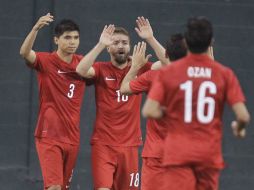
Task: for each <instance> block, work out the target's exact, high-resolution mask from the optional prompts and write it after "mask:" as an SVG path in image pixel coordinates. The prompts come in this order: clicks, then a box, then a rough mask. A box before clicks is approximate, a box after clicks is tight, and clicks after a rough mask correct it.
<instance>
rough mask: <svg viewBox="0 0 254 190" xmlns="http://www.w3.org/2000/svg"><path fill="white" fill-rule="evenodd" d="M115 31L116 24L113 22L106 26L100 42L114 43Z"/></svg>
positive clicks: (105, 43)
mask: <svg viewBox="0 0 254 190" xmlns="http://www.w3.org/2000/svg"><path fill="white" fill-rule="evenodd" d="M114 31H115V26H114V25H113V24H110V25H109V26H107V25H106V26H105V27H104V29H103V31H102V33H101V37H100V41H99V42H100V43H101V44H103V45H105V46H109V45H111V44H112V42H113V41H112V35H113V33H114Z"/></svg>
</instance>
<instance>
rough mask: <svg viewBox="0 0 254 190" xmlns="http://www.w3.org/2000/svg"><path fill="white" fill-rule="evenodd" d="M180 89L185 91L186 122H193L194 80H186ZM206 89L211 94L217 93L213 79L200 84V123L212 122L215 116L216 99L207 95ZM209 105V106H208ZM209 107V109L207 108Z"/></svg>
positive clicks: (198, 110)
mask: <svg viewBox="0 0 254 190" xmlns="http://www.w3.org/2000/svg"><path fill="white" fill-rule="evenodd" d="M180 89H181V90H184V91H185V98H184V122H185V123H191V122H192V102H193V98H192V95H193V82H192V81H191V80H188V81H186V82H185V83H182V84H181V85H180ZM206 91H208V92H209V93H210V94H216V93H217V88H216V85H215V84H214V83H213V82H211V81H204V82H202V83H201V84H200V86H199V89H198V97H197V98H198V99H197V110H196V113H197V119H198V121H199V122H200V123H204V124H207V123H210V122H211V121H212V120H213V118H214V112H215V100H214V98H213V97H209V96H206ZM206 105H207V107H206ZM205 107H206V108H207V110H206V109H205Z"/></svg>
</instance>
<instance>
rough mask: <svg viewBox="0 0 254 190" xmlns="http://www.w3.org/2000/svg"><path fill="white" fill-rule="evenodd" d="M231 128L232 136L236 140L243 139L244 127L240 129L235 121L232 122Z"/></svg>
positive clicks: (244, 134)
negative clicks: (236, 138)
mask: <svg viewBox="0 0 254 190" xmlns="http://www.w3.org/2000/svg"><path fill="white" fill-rule="evenodd" d="M231 128H232V130H233V134H234V135H235V136H236V137H238V138H244V137H245V136H246V129H245V127H241V126H240V125H239V123H238V122H237V121H232V123H231Z"/></svg>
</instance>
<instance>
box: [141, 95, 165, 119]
mask: <svg viewBox="0 0 254 190" xmlns="http://www.w3.org/2000/svg"><path fill="white" fill-rule="evenodd" d="M163 113H164V112H163V109H162V107H161V106H160V104H159V102H157V101H155V100H152V99H149V98H148V99H147V100H146V102H145V104H144V107H143V109H142V114H143V116H144V117H146V118H153V119H160V118H162V116H163Z"/></svg>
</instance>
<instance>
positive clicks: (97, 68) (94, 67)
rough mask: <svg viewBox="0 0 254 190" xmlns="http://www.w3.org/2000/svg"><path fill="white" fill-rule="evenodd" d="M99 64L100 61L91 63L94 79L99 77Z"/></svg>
mask: <svg viewBox="0 0 254 190" xmlns="http://www.w3.org/2000/svg"><path fill="white" fill-rule="evenodd" d="M100 65H101V63H100V62H95V63H94V64H93V66H92V67H93V69H94V72H95V76H94V79H96V78H98V77H99V73H100Z"/></svg>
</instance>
